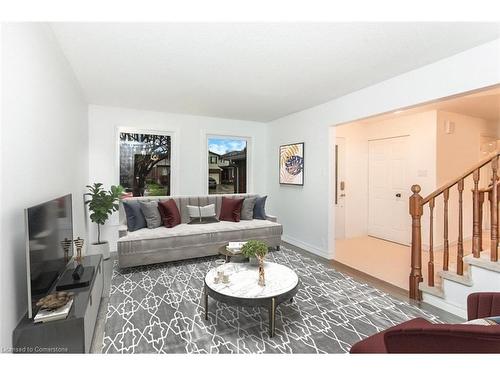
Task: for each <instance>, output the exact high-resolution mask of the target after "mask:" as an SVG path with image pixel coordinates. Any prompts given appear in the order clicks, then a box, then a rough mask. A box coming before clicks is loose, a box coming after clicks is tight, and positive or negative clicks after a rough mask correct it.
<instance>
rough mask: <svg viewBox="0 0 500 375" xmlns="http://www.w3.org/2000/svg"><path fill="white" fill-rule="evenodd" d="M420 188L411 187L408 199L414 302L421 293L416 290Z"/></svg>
mask: <svg viewBox="0 0 500 375" xmlns="http://www.w3.org/2000/svg"><path fill="white" fill-rule="evenodd" d="M420 190H421V188H420V186H419V185H413V186H412V187H411V191H412V193H413V195H412V196H411V197H410V215H411V221H412V222H411V272H410V288H409V289H410V298H411V299H415V300H419V301H420V300H421V299H422V293H421V292H420V290H419V289H418V284H419V283H420V282H421V281H422V280H423V279H422V226H421V218H422V215H423V207H422V200H423V198H422V197H421V196H420V194H419V193H420Z"/></svg>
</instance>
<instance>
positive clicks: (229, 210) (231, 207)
mask: <svg viewBox="0 0 500 375" xmlns="http://www.w3.org/2000/svg"><path fill="white" fill-rule="evenodd" d="M244 200H245V199H243V198H242V199H231V198H226V197H222V205H221V208H220V215H219V220H224V221H235V222H239V221H240V217H241V206H242V205H243V201H244Z"/></svg>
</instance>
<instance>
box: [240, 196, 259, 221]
mask: <svg viewBox="0 0 500 375" xmlns="http://www.w3.org/2000/svg"><path fill="white" fill-rule="evenodd" d="M256 201H257V197H252V198H245V200H244V201H243V205H242V206H241V217H240V219H241V220H252V219H253V209H254V207H255V202H256Z"/></svg>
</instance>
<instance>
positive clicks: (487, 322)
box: [462, 316, 500, 326]
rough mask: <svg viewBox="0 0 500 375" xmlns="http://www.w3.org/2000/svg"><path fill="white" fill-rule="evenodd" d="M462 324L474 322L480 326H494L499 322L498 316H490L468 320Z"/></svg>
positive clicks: (499, 317)
mask: <svg viewBox="0 0 500 375" xmlns="http://www.w3.org/2000/svg"><path fill="white" fill-rule="evenodd" d="M462 324H476V325H480V326H496V325H498V324H500V316H490V317H488V318H480V319H474V320H469V321H467V322H463V323H462Z"/></svg>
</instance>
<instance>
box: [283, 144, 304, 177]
mask: <svg viewBox="0 0 500 375" xmlns="http://www.w3.org/2000/svg"><path fill="white" fill-rule="evenodd" d="M279 160H280V165H279V168H280V184H282V185H298V186H303V185H304V142H301V143H292V144H289V145H283V146H280V158H279Z"/></svg>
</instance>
